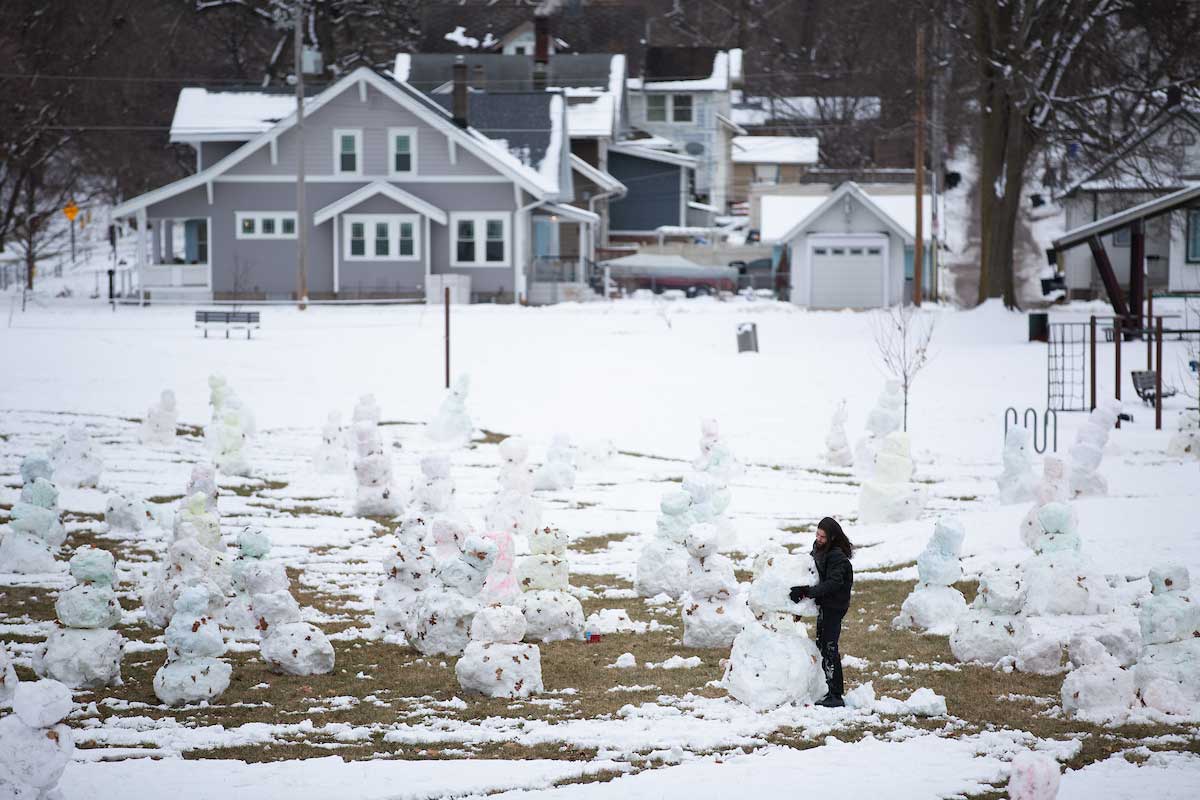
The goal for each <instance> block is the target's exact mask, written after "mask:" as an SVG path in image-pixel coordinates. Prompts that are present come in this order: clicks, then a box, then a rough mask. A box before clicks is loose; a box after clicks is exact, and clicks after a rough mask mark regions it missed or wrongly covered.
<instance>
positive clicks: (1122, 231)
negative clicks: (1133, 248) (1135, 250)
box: [1113, 225, 1132, 247]
mask: <svg viewBox="0 0 1200 800" xmlns="http://www.w3.org/2000/svg"><path fill="white" fill-rule="evenodd" d="M1131 241H1132V232H1131V230H1130V228H1129V226H1128V225H1126V226H1125V227H1124V228H1117V229H1116V230H1115V231H1113V247H1129V243H1130V242H1131Z"/></svg>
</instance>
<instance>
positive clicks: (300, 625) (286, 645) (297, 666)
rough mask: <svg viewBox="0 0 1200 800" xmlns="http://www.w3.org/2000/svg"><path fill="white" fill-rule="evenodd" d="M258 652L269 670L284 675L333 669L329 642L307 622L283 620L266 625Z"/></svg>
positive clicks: (317, 672)
mask: <svg viewBox="0 0 1200 800" xmlns="http://www.w3.org/2000/svg"><path fill="white" fill-rule="evenodd" d="M259 652H260V653H261V655H262V659H263V661H264V662H266V665H267V668H268V669H270V670H271V671H272V672H281V673H285V674H288V675H325V674H327V673H330V672H333V663H334V652H333V645H332V644H330V642H329V638H328V637H327V636H326V635H325V634H324V632H322V631H321V630H320V629H319V628H317V627H316V626H315V625H310V624H309V623H307V622H285V623H283V624H280V625H276V626H274V627H272V628H268V629H267V631H266V632H265V633H264V634H263V638H262V642H261V643H260V644H259Z"/></svg>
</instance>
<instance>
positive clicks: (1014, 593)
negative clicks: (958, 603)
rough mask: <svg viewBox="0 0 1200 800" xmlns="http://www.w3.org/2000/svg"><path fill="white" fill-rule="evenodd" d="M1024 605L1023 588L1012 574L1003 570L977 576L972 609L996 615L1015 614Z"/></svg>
mask: <svg viewBox="0 0 1200 800" xmlns="http://www.w3.org/2000/svg"><path fill="white" fill-rule="evenodd" d="M1024 605H1025V587H1024V586H1022V585H1021V580H1020V579H1019V578H1018V577H1017V576H1016V575H1015V574H1013V573H1012V572H1009V571H1007V570H1003V569H997V570H993V571H991V572H986V573H984V574H982V575H980V576H979V590H978V591H977V592H976V594H975V602H974V604H973V607H975V608H985V609H987V610H988V611H992V612H995V613H997V614H1016V613H1017V612H1019V611H1020V610H1021V608H1022V607H1023V606H1024Z"/></svg>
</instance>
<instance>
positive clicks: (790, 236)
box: [763, 181, 930, 309]
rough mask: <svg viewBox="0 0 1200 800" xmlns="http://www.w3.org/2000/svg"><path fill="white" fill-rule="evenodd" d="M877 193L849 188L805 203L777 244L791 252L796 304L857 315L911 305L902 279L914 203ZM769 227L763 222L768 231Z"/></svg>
mask: <svg viewBox="0 0 1200 800" xmlns="http://www.w3.org/2000/svg"><path fill="white" fill-rule="evenodd" d="M806 188H808V187H806ZM811 188H816V187H811ZM873 188H874V191H873V193H871V194H868V193H867V192H866V191H864V189H863V188H862V187H861V186H859V185H858V184H856V183H854V182H853V181H847V182H845V183H843V184H841V185H839V186H838V187H837V188H836V189H833V190H831V191H829V193H828V194H827V195H825V196H824V197H821V198H820V200H819V202H816V203H814V202H813V201H814V200H816V197H814V196H813V195H811V194H810V195H808V196H806V197H803V198H800V202H799V203H797V213H794V214H793V216H792V219H791V220H789V222H790V223H791V224H790V227H788V228H787V230H786V233H783V234H781V235H779V236H778V238H777V239H776V241H778V242H780V243H781V244H782V245H784V246H785V248H786V251H787V257H788V264H789V266H790V268H791V299H792V302H794V303H796V304H797V305H802V306H806V307H809V308H820V309H842V308H851V309H860V308H881V307H884V306H889V305H894V304H896V303H899V302H903V301H906V300H907V299H908V295H909V294H911V289H907V288H906V282H905V281H906V277H905V276H906V272H907V270H908V266H907V265H908V263H909V262H910V260H911V258H912V256H911V252H912V248H913V245H914V243H915V237H914V232H915V228H916V222H915V219H909V218H908V217H909V216H915V214H914V213H913V212H914V211H915V206H916V203H915V199H914V198H913V197H912V194H911V190H910V189H908V188H907V187H905V186H899V185H891V186H877V187H873ZM763 200H764V203H765V202H766V200H767V198H764V199H763ZM763 208H764V211H763V213H764V220H765V215H766V205H764V206H763ZM926 214H927V220H926V226H927V227H926V231H928V230H929V227H928V226H929V224H930V223H929V220H928V211H927V212H926ZM797 217H798V218H797ZM765 227H766V223H765V221H764V232H765ZM926 242H927V243H928V238H926ZM906 259H907V260H906Z"/></svg>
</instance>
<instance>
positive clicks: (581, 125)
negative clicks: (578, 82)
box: [566, 89, 617, 137]
mask: <svg viewBox="0 0 1200 800" xmlns="http://www.w3.org/2000/svg"><path fill="white" fill-rule="evenodd" d="M566 93H567V97H568V98H570V99H569V100H568V102H567V130H568V131H570V132H571V135H572V136H575V137H583V136H608V137H611V136H612V135H613V129H614V127H615V125H616V119H617V117H616V112H615V110H614V108H615V106H616V101H615V99H614V98H613V96H612V95H611V94H609V93H608V92H603V93H597V92H594V91H592V90H590V89H584V90H579V89H567V90H566ZM589 95H590V96H591V100H581V99H580V97H581V96H582V97H588V96H589Z"/></svg>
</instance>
